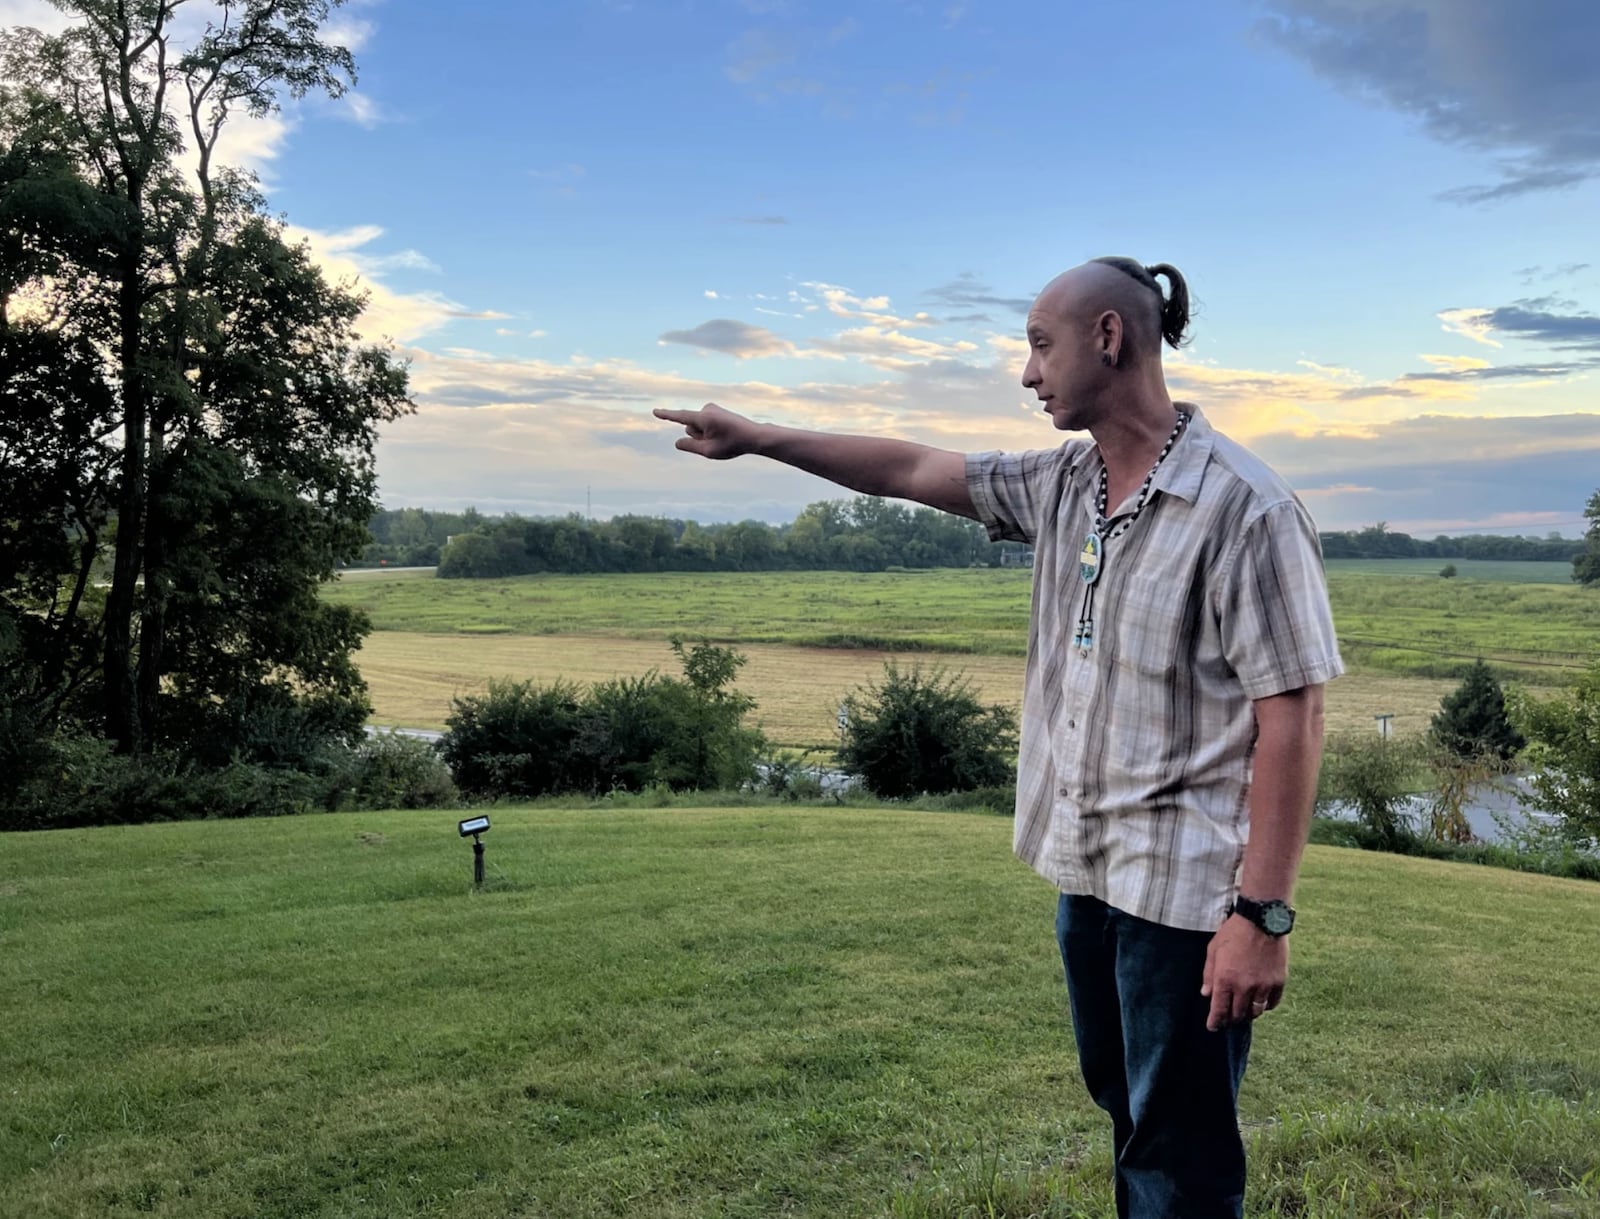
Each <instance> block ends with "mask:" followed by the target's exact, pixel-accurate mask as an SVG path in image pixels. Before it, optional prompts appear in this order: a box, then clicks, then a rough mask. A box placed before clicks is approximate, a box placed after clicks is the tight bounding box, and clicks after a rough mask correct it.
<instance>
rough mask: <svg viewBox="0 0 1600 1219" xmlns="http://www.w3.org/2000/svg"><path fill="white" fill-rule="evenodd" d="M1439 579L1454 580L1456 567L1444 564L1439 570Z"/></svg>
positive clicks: (1451, 564)
mask: <svg viewBox="0 0 1600 1219" xmlns="http://www.w3.org/2000/svg"><path fill="white" fill-rule="evenodd" d="M1439 578H1440V579H1441V580H1454V579H1455V578H1456V565H1455V564H1454V563H1446V564H1445V565H1444V566H1443V567H1441V568H1440V569H1439Z"/></svg>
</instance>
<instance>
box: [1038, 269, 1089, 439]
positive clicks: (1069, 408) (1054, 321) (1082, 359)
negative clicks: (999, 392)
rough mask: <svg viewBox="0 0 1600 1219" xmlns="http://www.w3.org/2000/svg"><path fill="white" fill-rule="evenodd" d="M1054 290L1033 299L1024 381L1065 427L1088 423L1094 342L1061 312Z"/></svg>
mask: <svg viewBox="0 0 1600 1219" xmlns="http://www.w3.org/2000/svg"><path fill="white" fill-rule="evenodd" d="M1053 296H1054V294H1053V293H1050V292H1046V293H1044V294H1042V295H1041V296H1040V297H1039V299H1038V300H1036V301H1034V303H1033V309H1032V310H1031V311H1030V312H1029V313H1028V331H1027V333H1028V363H1027V364H1026V365H1025V366H1024V367H1023V369H1022V384H1023V385H1025V386H1027V387H1028V388H1029V389H1031V390H1032V391H1033V392H1034V393H1035V394H1037V395H1038V396H1039V407H1040V409H1041V410H1043V411H1044V412H1045V414H1047V415H1049V416H1050V420H1051V422H1052V423H1054V424H1055V426H1056V427H1057V428H1059V429H1061V430H1062V431H1072V430H1076V429H1079V428H1083V427H1085V426H1087V420H1086V419H1085V418H1083V408H1084V407H1085V406H1086V405H1087V404H1088V402H1089V401H1091V399H1092V394H1091V393H1089V392H1087V391H1089V390H1090V389H1091V384H1090V383H1091V382H1092V380H1093V377H1094V372H1095V370H1096V367H1097V365H1096V363H1095V361H1094V360H1093V354H1094V353H1093V351H1092V350H1091V344H1090V343H1088V342H1087V341H1086V340H1085V337H1084V336H1083V335H1081V334H1077V333H1074V331H1073V328H1072V327H1071V325H1070V324H1069V323H1068V321H1067V320H1066V319H1065V318H1064V317H1063V316H1062V311H1061V310H1060V309H1059V308H1058V307H1057V302H1056V301H1055V300H1054V299H1052V298H1053Z"/></svg>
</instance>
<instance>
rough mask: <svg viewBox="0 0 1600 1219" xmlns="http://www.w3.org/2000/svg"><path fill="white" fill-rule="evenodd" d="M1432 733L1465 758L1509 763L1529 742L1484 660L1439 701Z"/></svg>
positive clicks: (1453, 751) (1436, 738)
mask: <svg viewBox="0 0 1600 1219" xmlns="http://www.w3.org/2000/svg"><path fill="white" fill-rule="evenodd" d="M1431 731H1432V733H1433V737H1434V739H1435V740H1436V741H1438V742H1439V744H1441V745H1442V746H1444V747H1445V748H1446V749H1447V750H1449V751H1450V752H1451V753H1453V754H1455V755H1456V756H1457V757H1461V758H1482V757H1492V758H1497V759H1499V760H1500V761H1502V762H1509V761H1510V760H1511V759H1512V758H1513V757H1514V756H1515V755H1516V753H1517V751H1518V750H1520V749H1521V748H1522V747H1523V745H1525V744H1526V743H1527V742H1526V741H1525V740H1524V739H1523V737H1522V735H1521V734H1520V733H1519V732H1518V731H1517V730H1516V729H1515V728H1514V727H1512V725H1511V719H1510V717H1509V716H1508V715H1507V714H1506V696H1505V691H1504V690H1502V689H1501V688H1500V683H1499V682H1498V681H1497V680H1496V679H1495V675H1494V673H1493V671H1492V670H1491V669H1490V668H1489V666H1488V665H1486V664H1484V663H1483V661H1481V660H1479V661H1477V662H1475V663H1474V664H1473V666H1472V668H1470V669H1468V670H1467V675H1466V677H1464V678H1463V679H1462V681H1461V684H1460V685H1459V686H1457V687H1456V689H1455V690H1454V691H1452V692H1451V693H1450V694H1447V695H1445V697H1444V698H1442V699H1440V700H1439V714H1437V715H1435V716H1434V717H1433V721H1432V726H1431Z"/></svg>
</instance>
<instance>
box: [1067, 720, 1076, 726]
mask: <svg viewBox="0 0 1600 1219" xmlns="http://www.w3.org/2000/svg"><path fill="white" fill-rule="evenodd" d="M1077 726H1078V721H1077V720H1068V721H1067V727H1068V728H1076V727H1077Z"/></svg>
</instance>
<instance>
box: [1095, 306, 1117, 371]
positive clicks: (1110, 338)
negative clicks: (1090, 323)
mask: <svg viewBox="0 0 1600 1219" xmlns="http://www.w3.org/2000/svg"><path fill="white" fill-rule="evenodd" d="M1094 348H1095V351H1097V352H1099V354H1100V359H1101V360H1102V361H1103V362H1104V363H1106V364H1109V365H1111V366H1113V367H1115V366H1116V365H1118V364H1120V363H1122V315H1121V314H1120V313H1118V312H1117V311H1116V310H1115V309H1107V310H1106V311H1105V312H1104V313H1102V314H1101V315H1100V316H1099V317H1097V318H1096V319H1095V323H1094Z"/></svg>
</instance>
